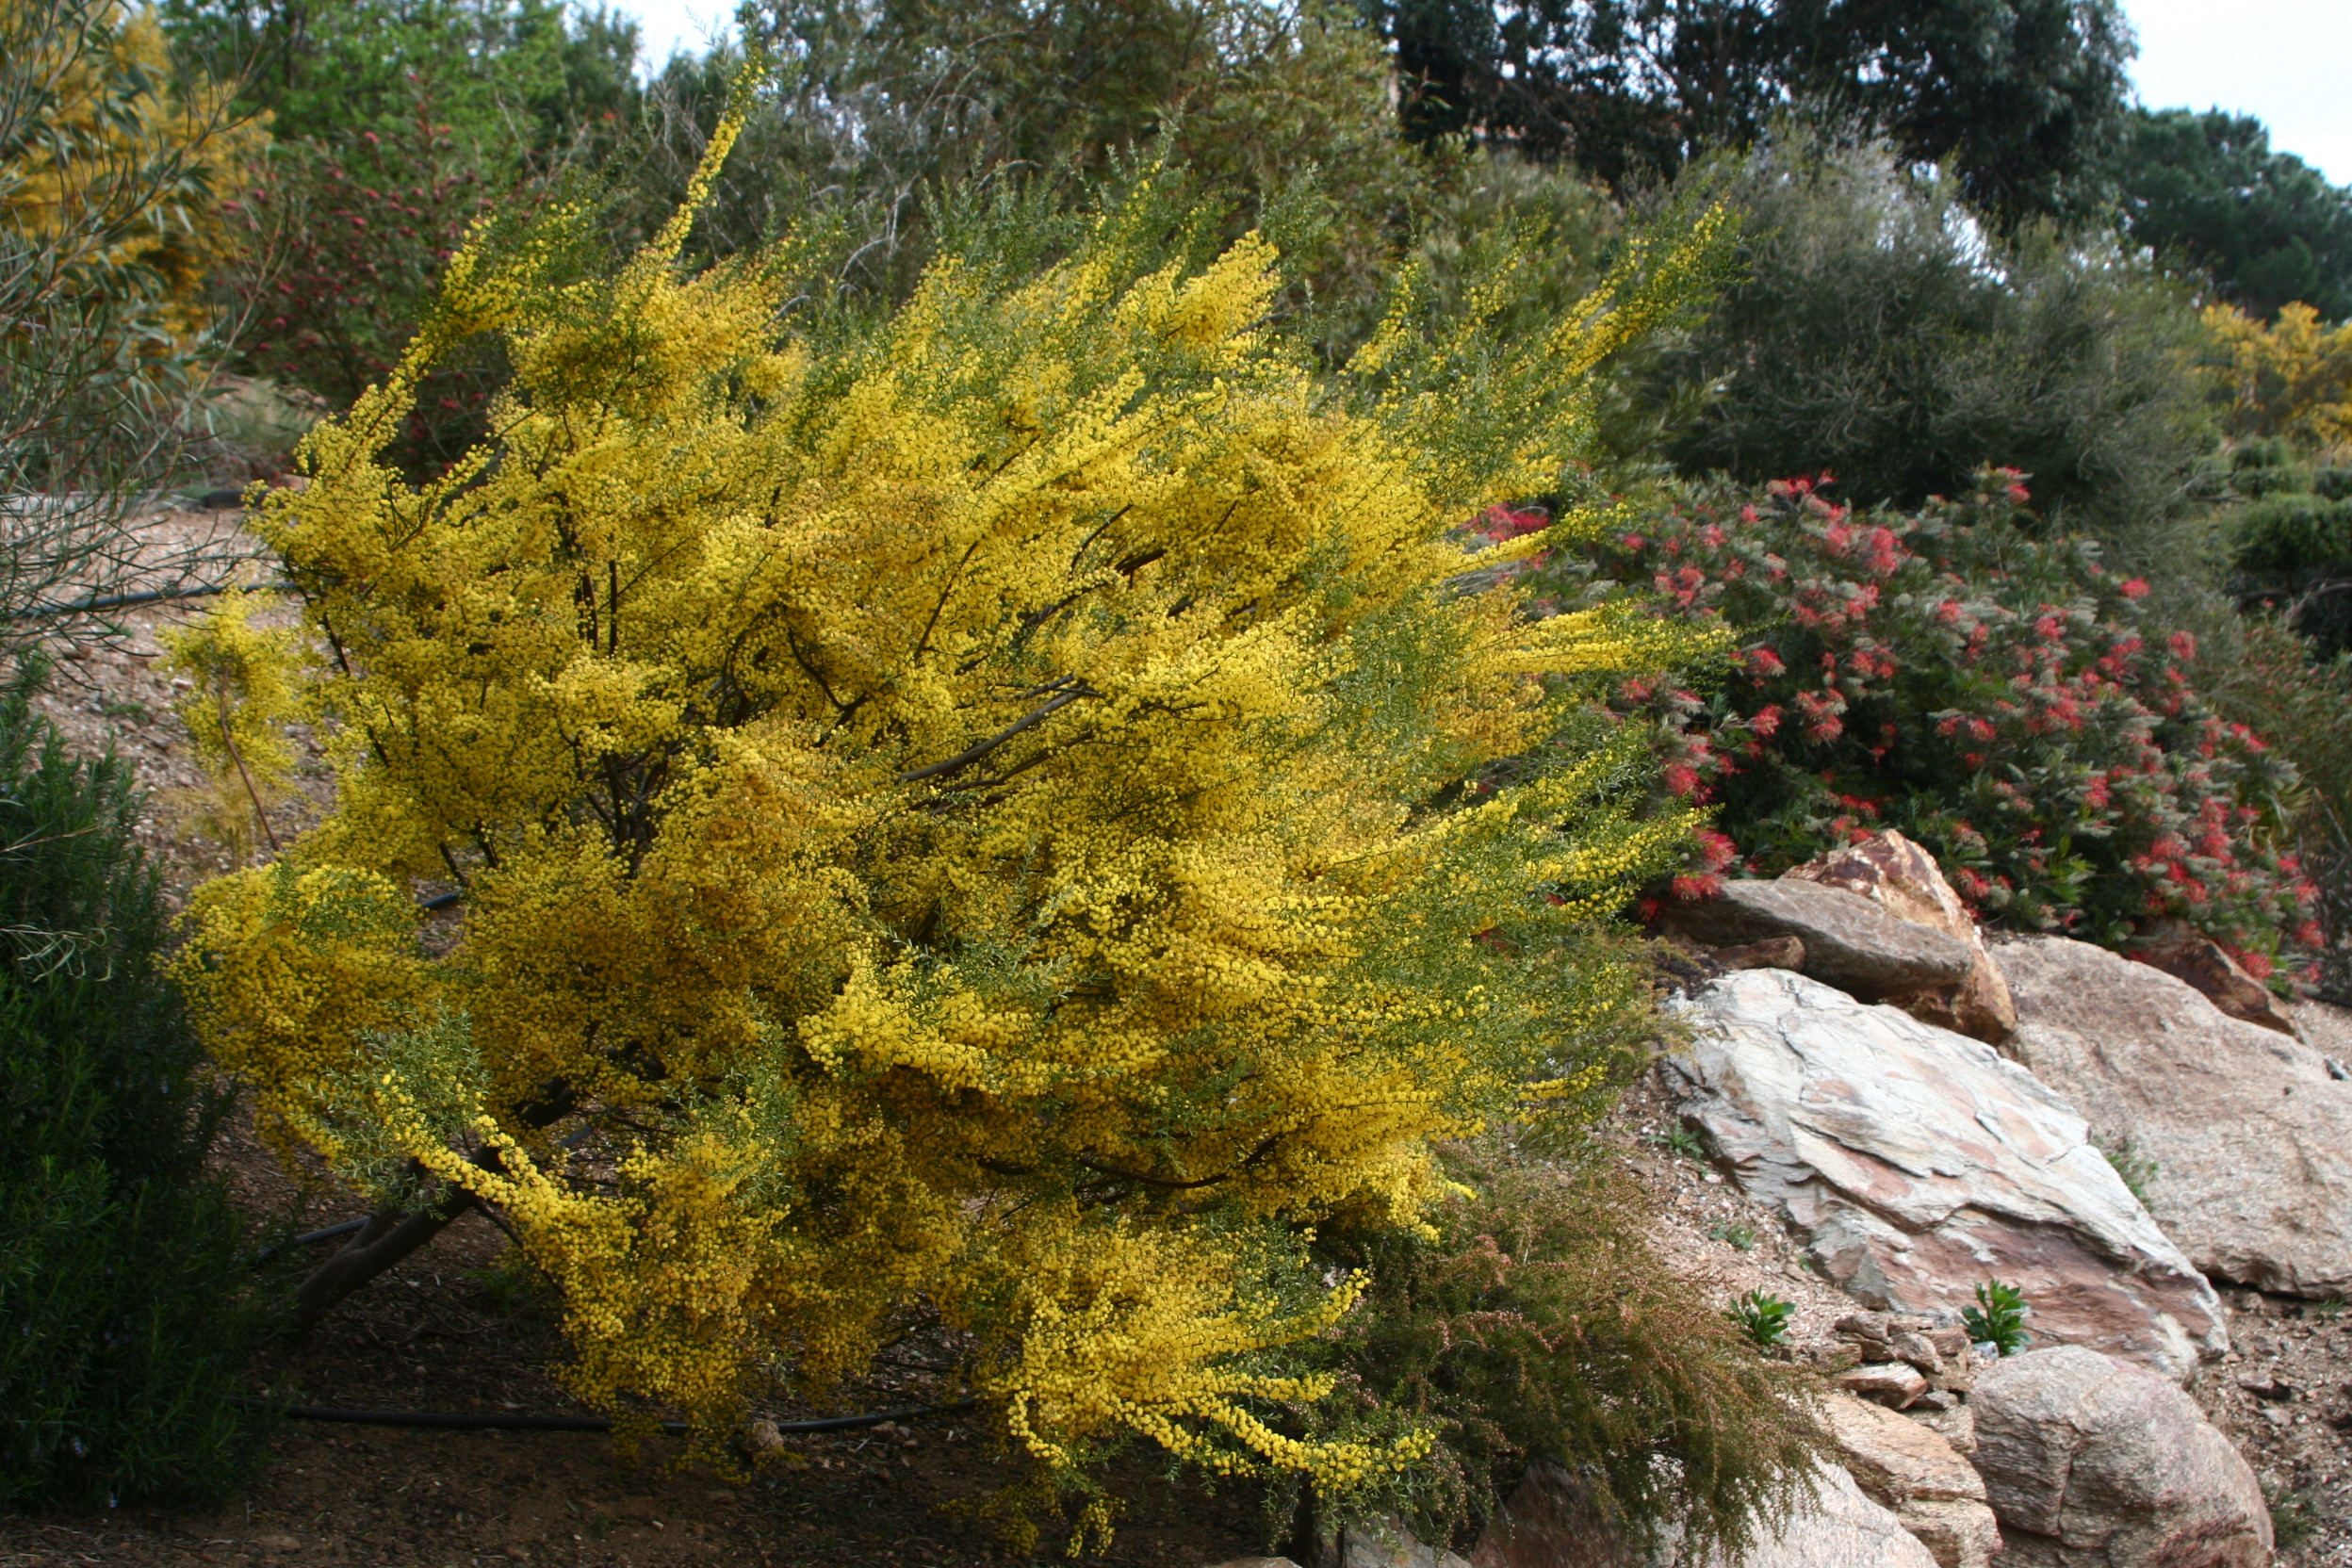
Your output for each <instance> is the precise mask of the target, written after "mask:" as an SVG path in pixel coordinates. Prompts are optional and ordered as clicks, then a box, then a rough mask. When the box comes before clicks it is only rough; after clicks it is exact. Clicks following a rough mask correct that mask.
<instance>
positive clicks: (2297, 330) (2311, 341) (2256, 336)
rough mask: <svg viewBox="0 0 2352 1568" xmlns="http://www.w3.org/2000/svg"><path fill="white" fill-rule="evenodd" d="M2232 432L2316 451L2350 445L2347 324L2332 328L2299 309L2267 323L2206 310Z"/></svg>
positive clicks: (2351, 365) (2350, 335) (2351, 333)
mask: <svg viewBox="0 0 2352 1568" xmlns="http://www.w3.org/2000/svg"><path fill="white" fill-rule="evenodd" d="M2205 329H2206V331H2207V332H2208V333H2209V334H2211V335H2212V337H2213V343H2214V346H2215V348H2216V349H2217V351H2218V353H2219V359H2220V363H2219V365H2218V366H2217V367H2216V368H2215V375H2216V379H2217V380H2218V382H2219V384H2220V386H2221V389H2222V391H2223V392H2224V394H2225V395H2226V396H2227V397H2228V399H2229V418H2230V424H2231V426H2232V428H2234V429H2235V430H2237V431H2238V432H2239V433H2241V434H2246V435H2286V436H2292V437H2295V439H2297V440H2300V441H2304V442H2308V443H2310V444H2311V445H2312V446H2315V447H2320V448H2328V447H2343V446H2346V445H2352V321H2347V322H2344V323H2341V324H2339V325H2337V326H2334V327H2330V326H2328V325H2327V323H2326V322H2324V321H2322V320H2321V319H2319V313H2318V312H2317V311H2315V310H2313V309H2312V308H2311V306H2309V305H2307V304H2302V303H2300V302H2297V303H2295V304H2289V305H2285V306H2282V307H2280V309H2279V312H2278V320H2276V321H2273V322H2269V323H2267V324H2265V323H2264V322H2262V321H2260V320H2257V319H2255V318H2253V317H2251V316H2248V315H2247V314H2246V312H2244V311H2242V310H2239V309H2237V308H2236V307H2235V306H2232V305H2212V306H2209V307H2208V308H2207V309H2206V311H2205Z"/></svg>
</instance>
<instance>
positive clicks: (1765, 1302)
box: [1731, 1290, 1797, 1346]
mask: <svg viewBox="0 0 2352 1568" xmlns="http://www.w3.org/2000/svg"><path fill="white" fill-rule="evenodd" d="M1796 1310H1797V1309H1796V1304H1795V1303H1794V1302H1792V1301H1784V1300H1782V1299H1780V1298H1779V1297H1777V1296H1774V1295H1772V1294H1770V1293H1769V1292H1766V1291H1762V1290H1751V1291H1749V1292H1747V1293H1746V1294H1744V1295H1742V1296H1741V1297H1740V1299H1738V1300H1736V1301H1734V1302H1733V1303H1732V1304H1731V1320H1732V1321H1733V1322H1734V1323H1737V1324H1739V1325H1740V1332H1741V1333H1743V1334H1746V1335H1747V1336H1748V1340H1749V1342H1750V1343H1751V1344H1754V1345H1757V1346H1772V1345H1778V1344H1779V1343H1780V1342H1781V1340H1782V1339H1783V1338H1784V1337H1786V1336H1787V1334H1788V1332H1789V1317H1790V1315H1792V1314H1794V1313H1795V1312H1796Z"/></svg>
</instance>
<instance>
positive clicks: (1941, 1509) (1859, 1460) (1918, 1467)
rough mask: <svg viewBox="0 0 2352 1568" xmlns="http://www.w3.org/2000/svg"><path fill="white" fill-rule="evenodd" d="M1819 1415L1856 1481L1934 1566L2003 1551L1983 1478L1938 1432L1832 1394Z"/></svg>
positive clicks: (1957, 1565)
mask: <svg viewBox="0 0 2352 1568" xmlns="http://www.w3.org/2000/svg"><path fill="white" fill-rule="evenodd" d="M1821 1417H1822V1420H1821V1424H1822V1425H1823V1426H1824V1427H1826V1428H1827V1429H1828V1430H1829V1435H1830V1440H1831V1441H1832V1442H1833V1443H1835V1444H1836V1445H1837V1446H1838V1461H1839V1462H1841V1463H1843V1464H1844V1465H1845V1467H1846V1473H1847V1474H1848V1475H1850V1476H1852V1477H1853V1478H1854V1485H1856V1486H1858V1487H1860V1488H1861V1489H1862V1495H1864V1496H1866V1497H1868V1498H1870V1501H1872V1502H1874V1503H1876V1504H1878V1505H1879V1506H1880V1507H1881V1508H1885V1509H1888V1510H1890V1511H1892V1512H1893V1513H1894V1516H1895V1518H1896V1519H1897V1520H1899V1521H1900V1522H1901V1523H1902V1525H1903V1528H1904V1529H1906V1530H1909V1531H1910V1532H1911V1533H1912V1534H1913V1535H1914V1536H1916V1537H1918V1538H1919V1544H1921V1545H1923V1546H1925V1547H1926V1548H1927V1549H1928V1552H1929V1554H1930V1555H1931V1556H1933V1557H1934V1558H1935V1559H1936V1563H1937V1568H1985V1564H1986V1562H1988V1561H1989V1560H1991V1557H1992V1554H1993V1553H1995V1552H1997V1551H1999V1550H2001V1527H2000V1526H1999V1525H1998V1524H1997V1523H1995V1522H1994V1519H1993V1511H1992V1509H1991V1508H1990V1507H1989V1506H1987V1504H1986V1502H1985V1482H1984V1480H1983V1479H1982V1478H1980V1477H1979V1476H1978V1475H1977V1473H1976V1471H1975V1470H1974V1468H1972V1467H1971V1466H1970V1465H1969V1463H1968V1461H1967V1460H1965V1459H1962V1458H1961V1457H1960V1455H1959V1454H1958V1452H1957V1451H1955V1450H1954V1449H1953V1447H1952V1445H1951V1444H1950V1443H1948V1442H1946V1441H1945V1440H1944V1439H1943V1438H1942V1437H1941V1436H1940V1435H1939V1434H1937V1433H1936V1432H1934V1431H1931V1430H1929V1429H1927V1428H1925V1427H1923V1426H1921V1425H1919V1423H1918V1422H1917V1421H1914V1420H1911V1419H1910V1418H1909V1417H1907V1416H1902V1415H1897V1414H1896V1413H1894V1412H1893V1411H1890V1410H1887V1409H1885V1408H1883V1407H1881V1406H1878V1405H1873V1404H1866V1403H1864V1402H1863V1401H1861V1400H1859V1399H1848V1398H1843V1397H1832V1398H1830V1399H1828V1400H1826V1401H1824V1403H1823V1405H1822V1410H1821Z"/></svg>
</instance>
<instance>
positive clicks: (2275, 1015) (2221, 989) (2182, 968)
mask: <svg viewBox="0 0 2352 1568" xmlns="http://www.w3.org/2000/svg"><path fill="white" fill-rule="evenodd" d="M2131 957H2133V958H2135V959H2137V960H2138V961H2139V962H2141V963H2143V964H2146V965H2148V968H2150V969H2156V970H2162V971H2164V972H2165V973H2166V974H2169V975H2171V976H2172V977H2173V978H2174V979H2175V980H2180V981H2185V982H2186V983H2187V984H2188V985H2189V986H2190V987H2191V988H2194V989H2195V990H2197V992H2198V993H2199V994H2201V995H2202V996H2203V997H2204V998H2205V1000H2206V1001H2208V1002H2210V1003H2212V1004H2213V1005H2214V1006H2216V1007H2218V1008H2220V1009H2221V1010H2222V1011H2223V1012H2225V1013H2227V1014H2229V1016H2230V1017H2231V1018H2234V1019H2241V1020H2243V1021H2246V1022H2247V1023H2259V1024H2261V1025H2262V1027H2263V1028H2265V1029H2275V1030H2277V1031H2278V1033H2279V1034H2281V1035H2293V1036H2295V1037H2296V1038H2298V1039H2300V1038H2301V1037H2302V1032H2301V1031H2300V1030H2298V1029H2296V1028H2295V1020H2294V1019H2293V1018H2291V1017H2289V1016H2288V1014H2287V1009H2286V1008H2285V1007H2284V1006H2283V1005H2280V1003H2279V1001H2278V998H2277V997H2275V996H2273V995H2272V994H2271V992H2270V988H2269V987H2268V986H2265V985H2263V984H2262V982H2261V981H2260V980H2257V979H2255V978H2254V977H2253V976H2252V975H2251V974H2248V973H2247V972H2246V969H2245V966H2243V965H2242V964H2240V963H2239V962H2238V961H2237V960H2236V959H2235V958H2232V957H2231V956H2229V954H2228V953H2227V952H2225V951H2223V949H2222V946H2221V944H2220V943H2219V942H2216V941H2213V940H2212V939H2209V938H2205V937H2200V936H2198V935H2197V933H2196V932H2194V931H2189V930H2175V931H2170V932H2167V933H2165V934H2164V935H2163V936H2161V937H2158V938H2156V939H2144V940H2142V941H2139V942H2136V943H2134V944H2133V945H2132V948H2131Z"/></svg>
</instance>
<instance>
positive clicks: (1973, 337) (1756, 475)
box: [1651, 139, 2219, 580]
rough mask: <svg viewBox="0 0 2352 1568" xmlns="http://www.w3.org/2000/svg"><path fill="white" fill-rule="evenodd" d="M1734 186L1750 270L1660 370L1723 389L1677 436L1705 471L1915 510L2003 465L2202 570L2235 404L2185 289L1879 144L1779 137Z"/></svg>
mask: <svg viewBox="0 0 2352 1568" xmlns="http://www.w3.org/2000/svg"><path fill="white" fill-rule="evenodd" d="M1721 188H1722V189H1723V192H1724V193H1725V196H1726V199H1727V200H1728V201H1730V202H1731V204H1733V205H1734V207H1735V208H1736V209H1737V210H1739V211H1740V213H1741V215H1742V217H1743V219H1744V222H1743V224H1742V228H1741V235H1742V239H1741V251H1740V259H1741V261H1742V262H1743V263H1744V275H1743V276H1742V277H1741V278H1740V281H1739V282H1738V283H1736V284H1735V285H1734V286H1732V287H1731V288H1729V289H1727V290H1726V291H1725V292H1724V294H1723V297H1722V299H1721V301H1720V302H1718V304H1717V305H1716V307H1715V309H1714V310H1713V311H1712V312H1711V313H1710V315H1709V316H1708V319H1707V321H1706V322H1705V324H1704V325H1703V326H1702V327H1700V328H1699V329H1698V330H1697V331H1696V332H1695V333H1693V334H1691V335H1690V336H1689V337H1688V338H1686V339H1683V340H1682V341H1680V342H1679V343H1678V344H1677V345H1676V346H1675V347H1674V351H1672V352H1671V353H1670V354H1668V355H1667V356H1666V357H1665V359H1664V362H1663V364H1662V367H1661V368H1659V369H1658V371H1656V372H1655V373H1654V374H1653V378H1652V382H1651V386H1652V393H1651V395H1652V396H1653V397H1657V398H1664V397H1666V396H1667V395H1668V394H1669V393H1670V392H1671V391H1674V390H1676V389H1679V390H1682V391H1685V392H1698V393H1704V394H1707V399H1706V400H1705V401H1704V404H1703V406H1702V409H1701V411H1700V413H1699V414H1698V416H1697V417H1695V418H1694V419H1692V420H1691V421H1689V422H1688V423H1684V424H1681V425H1679V426H1677V427H1676V428H1674V429H1673V430H1671V431H1670V432H1669V433H1668V434H1667V437H1666V443H1665V446H1666V450H1667V451H1668V452H1669V453H1670V454H1671V456H1672V458H1673V460H1674V465H1675V466H1676V467H1678V468H1679V469H1680V470H1681V471H1682V472H1684V473H1686V474H1691V475H1696V474H1704V473H1707V472H1723V473H1726V474H1729V475H1731V476H1733V477H1735V478H1738V479H1740V480H1741V481H1744V482H1750V483H1762V482H1766V481H1770V480H1773V479H1779V478H1786V477H1789V476H1794V475H1810V474H1821V473H1829V474H1834V475H1836V476H1837V489H1836V492H1835V493H1836V494H1837V495H1838V497H1839V498H1842V499H1844V500H1847V501H1850V502H1852V503H1854V504H1856V505H1861V506H1869V505H1873V504H1876V503H1879V502H1891V503H1893V504H1896V505H1898V506H1902V507H1905V508H1910V507H1916V506H1918V505H1919V504H1920V503H1922V502H1923V501H1925V500H1926V498H1928V497H1930V496H1934V495H1946V496H1952V495H1958V494H1961V493H1963V492H1964V491H1965V490H1967V489H1968V488H1969V486H1970V484H1971V478H1972V475H1973V474H1974V472H1975V471H1976V469H1977V468H1979V467H1980V466H1985V465H1987V464H1993V465H2002V466H2010V467H2015V468H2018V469H2022V470H2024V471H2025V472H2026V473H2028V474H2030V475H2031V476H2032V483H2033V486H2034V496H2035V498H2036V500H2037V502H2038V503H2039V504H2040V505H2041V506H2042V507H2044V508H2045V509H2046V511H2047V513H2048V514H2049V515H2050V524H2051V526H2053V527H2055V528H2057V529H2059V530H2062V531H2065V530H2073V531H2088V532H2091V533H2094V534H2097V535H2099V536H2100V537H2102V538H2104V539H2106V540H2107V541H2109V543H2110V546H2111V548H2112V550H2113V551H2114V552H2115V557H2116V563H2117V564H2122V565H2126V566H2128V568H2129V569H2130V570H2133V571H2141V570H2151V571H2152V570H2156V569H2158V568H2161V569H2162V572H2163V574H2164V577H2165V578H2166V580H2180V579H2184V578H2186V577H2188V576H2192V575H2194V574H2195V572H2196V571H2197V570H2198V569H2199V568H2198V566H2197V559H2198V551H2199V548H2200V546H2199V545H2198V543H2197V539H2198V537H2200V536H2201V535H2202V534H2204V533H2207V532H2210V531H2208V530H2202V529H2200V528H2198V527H2197V526H2194V525H2192V524H2191V523H2190V522H2189V521H2187V520H2185V519H2187V517H2188V509H2187V507H2186V505H2185V503H2186V501H2187V499H2188V496H2189V492H2188V483H2189V481H2190V479H2191V478H2192V476H2193V475H2194V474H2195V473H2196V472H2197V467H2198V465H2199V462H2200V454H2202V453H2203V452H2205V451H2206V450H2207V449H2209V448H2210V446H2211V444H2212V440H2213V431H2212V417H2211V412H2210V410H2209V409H2208V407H2207V405H2206V402H2205V393H2204V390H2203V389H2202V387H2200V386H2199V385H2198V384H2197V380H2196V378H2195V377H2194V376H2191V375H2186V374H2184V373H2183V365H2184V362H2185V361H2186V360H2187V359H2188V357H2189V356H2190V355H2191V354H2192V353H2193V352H2194V351H2197V349H2198V348H2199V347H2200V346H2201V344H2202V343H2203V341H2204V338H2203V334H2202V332H2201V331H2200V329H2199V327H2198V324H2197V319H2196V317H2195V314H2194V313H2193V312H2192V311H2191V310H2190V309H2189V308H2188V307H2187V303H2186V302H2185V300H2184V299H2183V298H2182V297H2181V292H2180V290H2179V289H2178V288H2177V287H2175V286H2171V285H2168V284H2167V283H2166V282H2165V280H2164V278H2163V277H2162V276H2161V275H2159V274H2158V273H2156V272H2155V271H2154V270H2151V269H2148V268H2146V267H2142V266H2139V265H2136V264H2135V263H2133V262H2132V261H2131V258H2129V257H2128V256H2123V255H2119V254H2116V253H2113V252H2112V251H2107V250H2101V249H2098V248H2094V247H2092V246H2090V245H2087V244H2070V243H2065V242H2062V241H2060V240H2058V239H2056V238H2055V237H2051V236H2050V235H2048V234H2046V233H2042V232H2039V231H2035V232H2029V233H2027V234H2024V235H2021V236H2019V237H2017V238H2016V239H2014V240H2008V241H2003V240H2001V239H1999V238H1997V237H1992V236H1989V235H1987V234H1985V232H1984V231H1983V230H1982V229H1981V228H1980V227H1978V226H1977V225H1976V224H1975V223H1974V222H1973V221H1972V220H1971V219H1970V217H1969V215H1968V209H1967V208H1966V207H1965V206H1964V205H1963V204H1962V203H1961V200H1960V193H1959V191H1958V190H1957V188H1955V187H1954V186H1953V185H1952V184H1950V183H1948V182H1944V181H1941V180H1937V179H1934V178H1923V177H1920V176H1918V175H1915V174H1914V173H1913V172H1910V171H1909V170H1907V169H1905V168H1903V166H1902V165H1901V163H1900V161H1899V159H1897V158H1896V157H1894V156H1892V155H1889V154H1887V152H1885V151H1884V150H1880V149H1872V148H1863V149H1849V148H1843V147H1839V146H1838V145H1836V144H1834V143H1833V144H1822V143H1820V142H1809V141H1807V140H1805V139H1787V140H1781V141H1775V142H1773V143H1772V144H1770V145H1768V146H1766V147H1764V148H1761V149H1759V150H1758V151H1756V153H1755V154H1753V155H1750V156H1749V157H1748V158H1746V159H1744V160H1741V161H1738V162H1734V163H1729V164H1727V165H1726V166H1725V168H1724V172H1723V185H1722V187H1721ZM2207 553H2208V554H2209V555H2211V556H2212V560H2211V561H2210V562H2208V563H2207V564H2212V565H2217V564H2218V559H2219V557H2218V554H2217V553H2214V552H2213V551H2208V552H2207Z"/></svg>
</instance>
